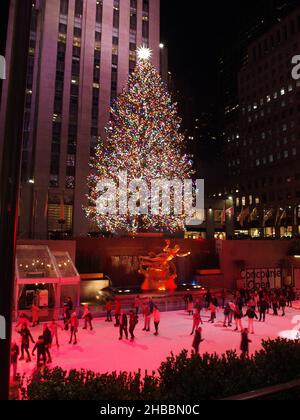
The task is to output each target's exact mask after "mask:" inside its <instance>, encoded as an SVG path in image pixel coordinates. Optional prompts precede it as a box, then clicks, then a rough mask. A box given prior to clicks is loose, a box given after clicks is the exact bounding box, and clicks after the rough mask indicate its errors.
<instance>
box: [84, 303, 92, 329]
mask: <svg viewBox="0 0 300 420" xmlns="http://www.w3.org/2000/svg"><path fill="white" fill-rule="evenodd" d="M83 308H84V310H83V315H82V318H83V319H84V327H83V329H84V330H86V329H87V326H88V324H89V327H90V331H93V325H92V319H93V316H92V314H91V312H90V310H89V305H88V304H87V303H86V304H85V305H84V306H83Z"/></svg>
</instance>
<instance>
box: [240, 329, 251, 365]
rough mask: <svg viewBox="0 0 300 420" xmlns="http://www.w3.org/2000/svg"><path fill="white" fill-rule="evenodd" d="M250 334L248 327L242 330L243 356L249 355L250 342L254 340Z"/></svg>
mask: <svg viewBox="0 0 300 420" xmlns="http://www.w3.org/2000/svg"><path fill="white" fill-rule="evenodd" d="M248 334H249V332H248V330H247V328H246V329H244V330H243V331H242V340H241V352H242V355H241V356H242V358H246V357H249V343H252V341H251V340H249V338H248Z"/></svg>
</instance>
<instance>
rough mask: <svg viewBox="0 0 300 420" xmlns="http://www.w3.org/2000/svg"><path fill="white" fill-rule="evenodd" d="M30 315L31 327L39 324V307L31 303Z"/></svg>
mask: <svg viewBox="0 0 300 420" xmlns="http://www.w3.org/2000/svg"><path fill="white" fill-rule="evenodd" d="M31 317H32V325H31V326H32V327H35V326H36V325H39V308H38V307H37V306H36V305H34V304H32V305H31Z"/></svg>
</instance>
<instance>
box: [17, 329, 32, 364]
mask: <svg viewBox="0 0 300 420" xmlns="http://www.w3.org/2000/svg"><path fill="white" fill-rule="evenodd" d="M18 333H19V334H20V335H21V339H22V341H21V357H20V360H24V352H25V353H26V354H27V360H26V362H27V363H29V362H31V357H30V353H29V344H30V341H31V342H32V343H33V344H35V341H34V339H33V338H32V335H31V332H30V331H29V328H28V327H27V325H26V324H23V326H22V328H21V330H20V331H18Z"/></svg>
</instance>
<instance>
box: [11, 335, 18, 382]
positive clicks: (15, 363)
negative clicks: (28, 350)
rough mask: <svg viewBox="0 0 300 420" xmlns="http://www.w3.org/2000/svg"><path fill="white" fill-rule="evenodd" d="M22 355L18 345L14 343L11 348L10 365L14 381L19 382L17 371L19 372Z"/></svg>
mask: <svg viewBox="0 0 300 420" xmlns="http://www.w3.org/2000/svg"><path fill="white" fill-rule="evenodd" d="M19 354H20V349H19V346H18V345H17V343H15V342H12V343H11V348H10V364H11V366H12V371H13V380H14V381H16V380H17V370H18V357H19Z"/></svg>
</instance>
